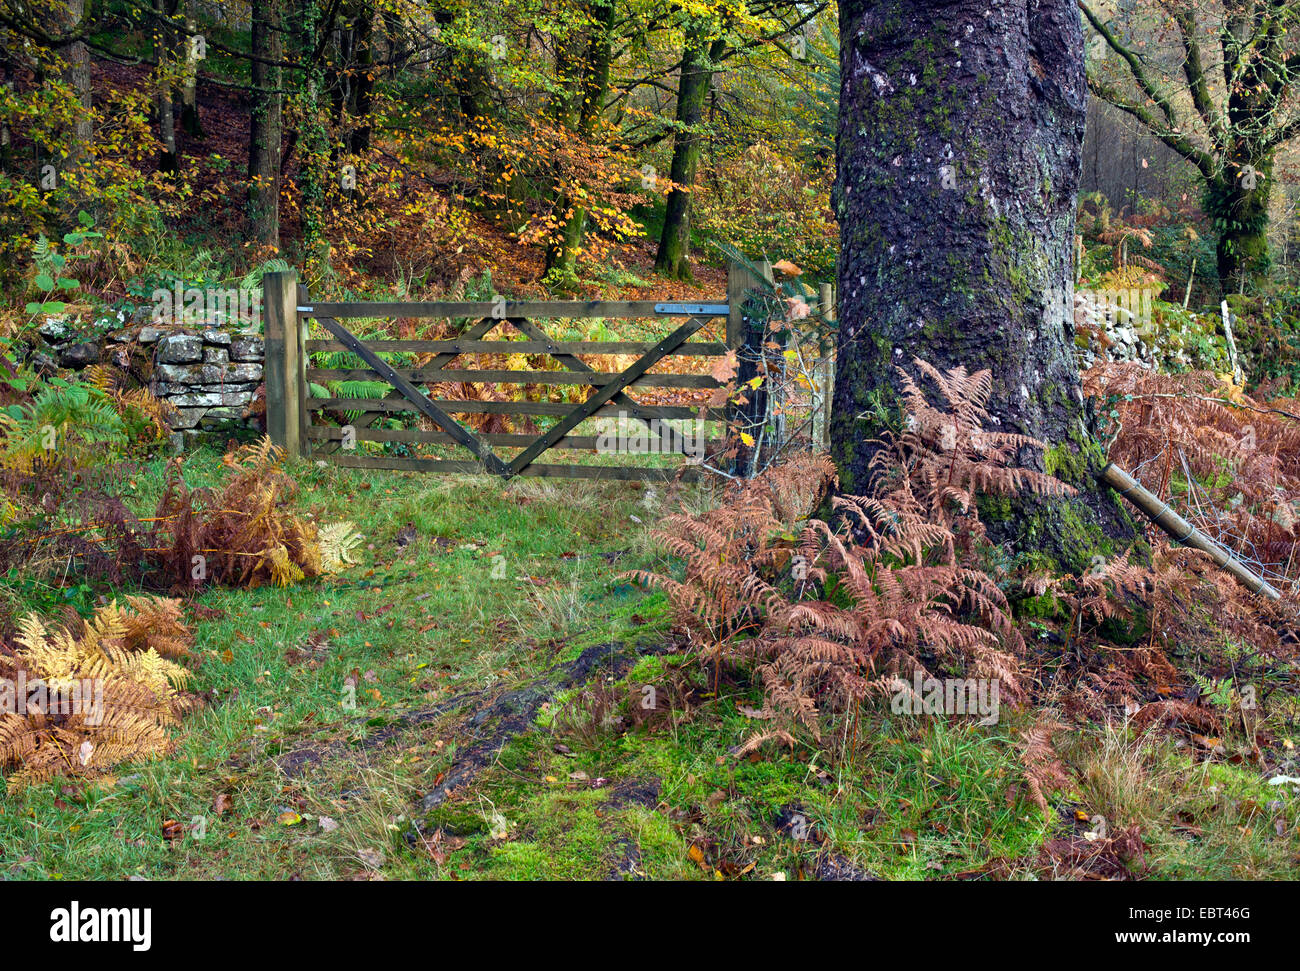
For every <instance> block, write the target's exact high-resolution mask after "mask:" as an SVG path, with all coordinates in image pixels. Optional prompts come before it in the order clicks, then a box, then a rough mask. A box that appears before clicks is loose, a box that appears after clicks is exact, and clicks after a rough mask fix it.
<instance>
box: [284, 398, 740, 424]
mask: <svg viewBox="0 0 1300 971" xmlns="http://www.w3.org/2000/svg"><path fill="white" fill-rule="evenodd" d="M430 400H432V401H433V403H434V404H435V405H437V406H438V407H439V408H441V409H442V410H443V411H446V412H447V413H448V414H452V415H567V414H568V413H569V412H571V411H573V409H575V408H577V407H579V403H576V402H566V401H472V400H458V399H455V398H433V399H430ZM306 407H307V410H308V411H362V412H365V411H378V412H384V413H385V414H401V413H410V414H417V412H416V410H415V408H414V406H412V405H411V404H410V402H408V401H406V400H405V399H404V398H308V399H307V401H306ZM635 408H636V410H638V411H642V412H647V413H649V414H650V415H651V416H652V417H655V418H671V419H678V418H698V417H700V409H699V408H689V407H686V406H685V405H643V404H637V405H636V406H635ZM632 410H633V409H632V408H630V407H628V406H627V405H625V404H620V403H617V402H613V403H610V404H607V405H605V406H604V407H602V408H601V409H600V410H599V411H597V412H596V414H595V415H594V416H593V417H597V418H603V417H608V416H617V415H619V414H625V413H630V412H631V411H632ZM704 418H705V420H706V421H726V420H727V413H726V412H725V411H723V410H722V409H720V408H709V409H706V411H705V414H704Z"/></svg>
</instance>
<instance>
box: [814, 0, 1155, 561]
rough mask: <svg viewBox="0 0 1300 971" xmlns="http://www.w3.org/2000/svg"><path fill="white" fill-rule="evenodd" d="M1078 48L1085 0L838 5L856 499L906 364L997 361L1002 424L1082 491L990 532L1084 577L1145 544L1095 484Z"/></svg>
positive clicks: (847, 352) (843, 424)
mask: <svg viewBox="0 0 1300 971" xmlns="http://www.w3.org/2000/svg"><path fill="white" fill-rule="evenodd" d="M1082 52H1083V38H1082V32H1081V27H1080V23H1079V16H1078V13H1077V10H1076V9H1075V6H1074V4H1073V2H1071V0H1038V2H1034V0H1011V2H1008V3H1003V4H999V5H992V6H991V5H988V4H986V3H983V2H971V0H959V2H955V3H945V4H941V5H936V4H935V3H933V2H924V0H889V2H885V3H868V2H865V0H845V2H843V3H842V4H841V7H840V57H841V70H840V75H841V97H840V121H839V133H838V162H839V183H838V185H837V192H836V196H837V198H836V202H837V206H838V209H839V214H840V227H841V230H840V231H841V258H840V273H839V282H840V292H839V306H840V319H841V322H842V323H841V330H840V338H839V341H840V342H839V364H838V367H837V370H836V383H835V398H834V408H833V419H832V448H833V453H834V457H835V459H836V462H837V464H838V466H839V468H840V471H841V476H842V482H843V488H844V489H845V491H850V492H864V491H867V490H868V489H869V488H870V483H869V481H868V480H869V473H868V465H869V462H870V460H871V457H872V455H873V454H874V452H875V449H876V446H875V445H873V444H872V441H871V440H872V439H874V438H875V437H876V436H878V435H879V434H880V433H881V432H882V431H885V430H887V429H889V428H896V427H897V425H898V422H899V421H900V418H901V416H900V407H899V378H898V374H897V371H896V370H895V369H896V367H899V366H902V367H905V368H911V367H912V359H913V358H914V357H920V358H923V359H924V360H927V361H929V362H930V363H931V364H933V365H935V366H936V367H939V368H941V369H948V368H953V367H957V366H963V367H965V368H967V370H969V371H976V370H979V369H983V368H988V369H990V370H991V371H992V373H993V395H992V399H991V401H990V408H989V410H990V413H991V415H992V416H993V419H994V421H995V422H996V424H995V426H994V427H995V428H996V429H997V430H1000V431H1008V432H1019V433H1022V434H1026V435H1031V436H1033V437H1035V438H1038V439H1040V440H1042V441H1044V442H1046V443H1048V445H1049V446H1050V448H1049V450H1048V453H1047V454H1046V455H1044V454H1041V453H1038V452H1037V451H1036V450H1033V449H1025V450H1023V452H1022V454H1021V455H1020V456H1019V461H1020V462H1021V463H1022V464H1024V465H1027V466H1032V467H1034V468H1037V469H1039V470H1043V471H1047V470H1048V466H1049V463H1050V464H1051V465H1052V467H1053V468H1052V471H1054V472H1055V473H1056V474H1057V476H1058V477H1059V478H1061V479H1063V480H1065V481H1067V482H1069V483H1070V484H1071V485H1074V486H1075V487H1076V488H1078V489H1079V490H1080V496H1079V497H1078V498H1077V499H1073V500H1056V501H1043V500H1039V499H1035V498H1032V497H1027V498H1020V499H1016V500H1014V501H1009V502H1001V503H988V504H986V507H982V508H983V509H984V515H985V518H986V520H987V523H988V526H989V530H990V535H991V536H992V537H993V538H994V539H995V540H998V541H1008V542H1010V543H1011V544H1012V545H1013V547H1014V548H1015V550H1016V551H1017V552H1018V553H1020V554H1021V555H1022V556H1023V557H1026V558H1030V557H1032V558H1034V559H1037V560H1038V561H1040V562H1041V563H1042V564H1043V565H1051V566H1057V567H1061V568H1065V569H1075V570H1077V569H1079V568H1081V567H1082V566H1086V565H1087V564H1088V563H1089V562H1090V560H1091V558H1092V557H1093V556H1094V555H1099V554H1100V555H1109V553H1110V552H1113V550H1114V540H1116V539H1118V540H1120V541H1126V540H1127V539H1129V538H1131V536H1132V533H1133V530H1132V521H1131V520H1130V519H1129V518H1128V516H1127V515H1126V513H1125V512H1124V511H1123V510H1122V509H1121V508H1120V507H1119V504H1118V501H1117V500H1116V499H1115V498H1114V497H1113V495H1112V494H1111V493H1110V492H1109V491H1108V490H1105V489H1104V487H1101V486H1099V485H1097V484H1096V482H1095V480H1094V478H1093V474H1094V473H1095V471H1097V470H1098V469H1099V468H1100V466H1101V465H1102V464H1103V462H1104V455H1103V453H1102V450H1101V448H1100V447H1099V446H1098V445H1097V444H1096V443H1095V442H1093V440H1092V439H1091V437H1090V435H1089V434H1088V431H1087V427H1088V422H1087V409H1086V407H1085V403H1084V400H1083V396H1082V392H1081V389H1080V382H1079V375H1078V371H1077V368H1076V365H1075V362H1074V357H1073V349H1072V348H1073V337H1074V325H1073V275H1072V266H1071V253H1072V249H1073V246H1072V244H1073V237H1074V216H1075V206H1076V197H1077V193H1078V182H1079V174H1080V170H1081V160H1082V143H1083V133H1084V120H1085V110H1086V104H1087V94H1086V88H1085V83H1084V74H1083V60H1082V57H1083V54H1082Z"/></svg>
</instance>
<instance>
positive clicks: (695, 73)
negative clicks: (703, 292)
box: [655, 23, 726, 279]
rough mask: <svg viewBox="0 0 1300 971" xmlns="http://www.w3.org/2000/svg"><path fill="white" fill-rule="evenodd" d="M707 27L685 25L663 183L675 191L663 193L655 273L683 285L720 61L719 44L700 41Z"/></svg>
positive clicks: (688, 266) (687, 274) (687, 272)
mask: <svg viewBox="0 0 1300 971" xmlns="http://www.w3.org/2000/svg"><path fill="white" fill-rule="evenodd" d="M706 30H707V23H700V24H699V26H694V27H693V26H690V25H688V27H687V31H686V41H685V43H684V45H683V48H682V67H681V76H680V79H679V81H678V85H677V130H676V131H675V132H674V133H673V161H672V170H671V172H670V173H669V178H671V179H672V181H673V183H674V185H675V186H683V187H684V188H673V189H672V190H670V191H669V193H668V200H667V208H666V210H665V212H664V225H663V230H662V231H661V232H660V234H659V252H658V253H657V254H656V256H655V269H656V270H657V271H658V272H659V273H662V274H663V275H664V276H669V277H674V278H679V279H689V278H690V275H691V264H690V255H691V192H692V190H693V189H694V187H695V172H696V169H697V168H698V167H699V163H700V134H699V125H700V122H701V121H702V120H703V118H704V101H705V99H706V98H707V97H708V93H709V84H710V82H711V81H712V79H713V65H714V64H715V63H716V62H717V59H718V58H719V57H721V56H722V51H723V48H724V46H725V43H726V42H725V41H724V40H723V39H722V38H716V39H714V40H713V41H712V42H710V41H709V39H708V37H707V36H706V35H705V31H706Z"/></svg>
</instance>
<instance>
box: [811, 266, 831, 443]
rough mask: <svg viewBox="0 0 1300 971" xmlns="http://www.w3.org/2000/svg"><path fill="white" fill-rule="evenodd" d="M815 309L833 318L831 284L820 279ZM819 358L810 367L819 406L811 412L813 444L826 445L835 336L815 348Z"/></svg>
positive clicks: (824, 316) (829, 429) (829, 425)
mask: <svg viewBox="0 0 1300 971" xmlns="http://www.w3.org/2000/svg"><path fill="white" fill-rule="evenodd" d="M817 312H818V313H820V314H821V315H822V317H823V318H825V319H826V320H827V321H831V320H834V319H835V287H834V286H833V285H832V284H830V283H823V284H822V285H821V287H820V288H819V290H818V294H817ZM817 352H818V354H819V355H820V356H821V360H820V361H818V362H817V366H816V367H815V368H814V369H813V384H814V385H815V387H814V388H813V392H812V393H813V395H815V396H818V395H819V396H820V403H819V407H818V408H817V409H815V410H814V412H813V430H812V441H813V448H815V449H822V448H827V447H828V446H829V444H830V440H831V398H832V397H833V396H834V393H835V340H834V338H831V339H830V340H824V341H822V344H821V346H820V347H818V348H817Z"/></svg>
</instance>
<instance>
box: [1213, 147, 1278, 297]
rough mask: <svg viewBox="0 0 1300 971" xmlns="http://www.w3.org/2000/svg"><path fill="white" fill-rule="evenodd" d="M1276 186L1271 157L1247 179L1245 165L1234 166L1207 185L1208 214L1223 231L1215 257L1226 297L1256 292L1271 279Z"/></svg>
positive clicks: (1253, 169) (1220, 234)
mask: <svg viewBox="0 0 1300 971" xmlns="http://www.w3.org/2000/svg"><path fill="white" fill-rule="evenodd" d="M1249 164H1250V163H1243V165H1249ZM1272 182H1273V156H1272V154H1271V153H1270V154H1269V155H1268V156H1267V157H1266V158H1264V159H1262V160H1257V161H1256V162H1255V164H1254V165H1253V166H1251V167H1250V168H1249V169H1248V170H1247V171H1246V174H1245V175H1243V174H1242V165H1230V166H1228V167H1226V168H1225V169H1224V171H1223V173H1222V174H1221V176H1220V177H1219V178H1217V179H1214V180H1213V181H1211V182H1209V183H1207V186H1206V191H1205V204H1206V212H1207V213H1208V214H1209V215H1210V217H1211V218H1213V219H1214V220H1216V222H1218V224H1219V225H1220V226H1222V227H1223V228H1222V229H1220V231H1219V239H1218V242H1217V244H1216V246H1215V255H1216V256H1217V260H1218V266H1219V284H1220V287H1221V288H1222V291H1223V293H1224V294H1225V295H1226V294H1229V293H1237V292H1239V291H1242V290H1246V291H1251V292H1254V290H1255V289H1256V288H1257V287H1258V286H1259V285H1260V284H1262V283H1264V282H1265V281H1266V280H1267V279H1268V268H1269V264H1270V260H1269V252H1268V201H1269V189H1270V187H1271V185H1272Z"/></svg>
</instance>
